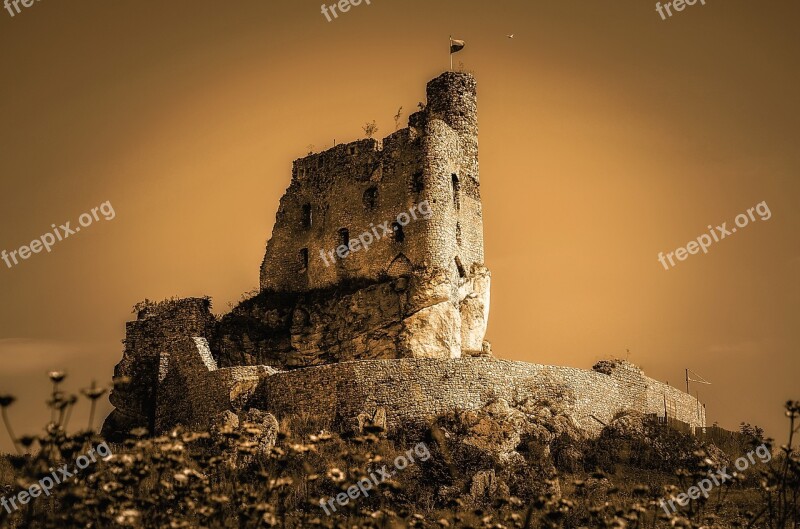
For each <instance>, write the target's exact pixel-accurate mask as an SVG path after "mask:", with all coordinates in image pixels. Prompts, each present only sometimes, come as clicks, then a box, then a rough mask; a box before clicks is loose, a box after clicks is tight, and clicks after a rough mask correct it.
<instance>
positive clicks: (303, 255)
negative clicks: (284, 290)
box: [300, 248, 308, 272]
mask: <svg viewBox="0 0 800 529" xmlns="http://www.w3.org/2000/svg"><path fill="white" fill-rule="evenodd" d="M306 270H308V248H302V249H301V250H300V271H301V272H304V271H306Z"/></svg>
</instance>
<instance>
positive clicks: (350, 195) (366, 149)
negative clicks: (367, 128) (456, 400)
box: [260, 72, 483, 292]
mask: <svg viewBox="0 0 800 529" xmlns="http://www.w3.org/2000/svg"><path fill="white" fill-rule="evenodd" d="M427 97H428V107H427V108H426V109H425V110H424V111H422V112H417V113H416V114H413V115H412V116H411V117H410V119H409V126H408V127H407V128H405V129H402V130H400V131H398V132H396V133H394V134H392V135H390V136H388V137H387V138H385V139H384V140H383V141H382V142H380V143H379V142H378V141H376V140H373V139H366V140H361V141H357V142H353V143H349V144H343V145H339V146H337V147H334V148H333V149H329V150H327V151H325V152H322V153H319V154H313V155H309V156H307V157H305V158H301V159H299V160H297V161H295V162H294V166H293V170H292V183H291V185H290V186H289V189H288V190H287V191H286V194H285V195H284V197H283V198H282V199H281V203H280V207H279V210H278V214H277V216H276V222H275V227H274V230H273V234H272V238H271V239H270V241H269V243H268V245H267V249H266V253H265V257H264V261H263V263H262V266H261V275H260V277H261V281H260V282H261V288H262V290H269V291H281V292H307V291H311V290H315V289H323V288H328V287H332V286H336V285H339V284H343V283H352V282H354V281H359V280H361V281H369V282H377V281H380V280H382V279H384V278H386V277H387V276H388V277H395V276H398V275H404V274H407V273H409V272H410V271H411V270H412V269H422V268H424V269H427V270H428V271H433V270H439V269H441V270H444V271H447V272H448V274H449V275H451V276H452V277H451V279H452V282H453V284H454V285H455V284H457V283H458V281H459V277H460V278H464V277H466V276H467V275H469V273H470V270H471V267H472V265H473V264H477V265H481V266H482V265H483V224H482V218H481V204H480V192H479V175H478V151H477V141H478V140H477V135H478V126H477V101H476V83H475V80H474V79H473V78H472V76H470V75H468V74H462V73H452V72H450V73H446V74H444V75H442V76H440V77H438V78H436V79H434V80H433V81H431V82H430V83H429V84H428V87H427ZM423 202H424V203H425V206H426V208H424V210H425V212H428V211H430V212H431V214H430V217H429V218H426V217H427V216H423V215H422V214H421V213H420V212H419V204H420V203H423ZM428 208H429V209H428ZM399 215H408V217H405V218H404V219H403V220H405V221H406V223H405V225H404V226H403V227H402V231H403V234H402V241H400V240H397V239H398V238H397V237H395V236H394V233H387V232H386V227H387V226H388V227H391V226H392V224H393V223H394V222H396V221H398V220H400V221H401V222H400V223H401V224H402V223H403V220H401V219H398V216H399ZM415 216H416V218H414V217H415ZM381 226H383V227H381ZM342 230H347V233H348V235H349V239H350V240H353V241H355V240H356V239H358V238H359V237H361V238H362V239H364V238H371V239H373V240H372V242H371V244H370V245H369V246H368V248H366V249H365V248H362V247H360V245H356V248H357V249H356V251H352V252H350V253H349V254H348V255H347V256H346V257H345V258H341V257H340V256H339V255H337V254H336V252H335V250H336V249H337V248H338V247H339V246H340V245H342V244H343V243H345V244H346V243H347V241H345V240H343V238H342ZM362 234H363V235H362ZM376 235H379V236H380V237H377V236H376ZM331 251H333V255H331ZM456 258H458V259H456ZM456 263H458V264H456Z"/></svg>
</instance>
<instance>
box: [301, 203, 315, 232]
mask: <svg viewBox="0 0 800 529" xmlns="http://www.w3.org/2000/svg"><path fill="white" fill-rule="evenodd" d="M312 221H313V219H312V213H311V204H303V227H304V228H306V229H308V228H310V227H311V224H312Z"/></svg>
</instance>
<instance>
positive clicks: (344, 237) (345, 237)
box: [339, 228, 350, 250]
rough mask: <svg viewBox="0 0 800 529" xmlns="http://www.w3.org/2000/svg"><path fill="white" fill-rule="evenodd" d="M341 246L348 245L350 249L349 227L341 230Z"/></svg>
mask: <svg viewBox="0 0 800 529" xmlns="http://www.w3.org/2000/svg"><path fill="white" fill-rule="evenodd" d="M339 246H347V249H348V250H349V249H350V230H348V229H347V228H342V229H340V230H339Z"/></svg>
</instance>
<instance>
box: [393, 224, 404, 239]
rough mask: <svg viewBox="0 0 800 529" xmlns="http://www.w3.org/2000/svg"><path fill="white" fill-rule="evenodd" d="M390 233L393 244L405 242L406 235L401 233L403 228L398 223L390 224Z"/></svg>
mask: <svg viewBox="0 0 800 529" xmlns="http://www.w3.org/2000/svg"><path fill="white" fill-rule="evenodd" d="M392 233H393V234H394V242H403V241H404V240H406V234H405V232H404V231H403V226H402V225H400V223H398V222H392Z"/></svg>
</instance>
